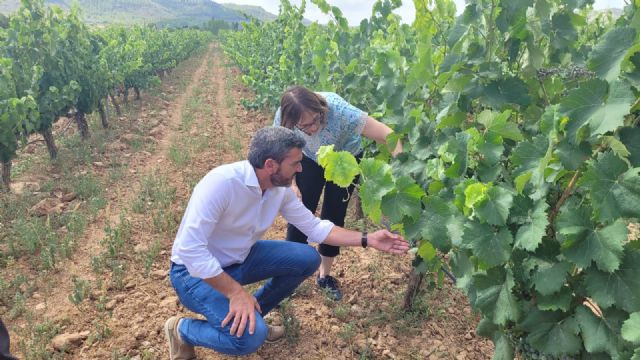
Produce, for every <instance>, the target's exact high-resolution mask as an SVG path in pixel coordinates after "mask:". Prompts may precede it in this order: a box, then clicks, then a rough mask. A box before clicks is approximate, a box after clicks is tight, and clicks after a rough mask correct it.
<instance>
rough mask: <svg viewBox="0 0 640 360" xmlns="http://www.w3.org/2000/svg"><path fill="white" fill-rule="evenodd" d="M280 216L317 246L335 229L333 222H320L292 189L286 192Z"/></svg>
mask: <svg viewBox="0 0 640 360" xmlns="http://www.w3.org/2000/svg"><path fill="white" fill-rule="evenodd" d="M280 214H282V216H283V217H284V218H285V220H287V221H288V222H289V223H290V224H292V225H294V226H295V227H297V228H298V230H300V231H302V233H304V234H305V235H307V240H308V241H310V242H313V243H317V244H320V243H322V242H323V241H325V240H326V238H327V236H329V233H330V232H331V229H333V227H334V224H333V223H332V222H331V221H329V220H320V219H319V218H317V217H316V216H314V215H313V213H311V211H309V209H307V208H306V207H305V206H304V204H302V202H301V201H300V199H298V197H297V196H296V194H295V193H294V192H293V190H291V188H288V189H287V191H286V192H285V197H284V201H283V202H282V206H281V208H280Z"/></svg>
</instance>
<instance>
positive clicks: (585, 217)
mask: <svg viewBox="0 0 640 360" xmlns="http://www.w3.org/2000/svg"><path fill="white" fill-rule="evenodd" d="M593 227H594V225H593V222H592V221H591V208H589V207H587V206H579V207H577V208H568V207H567V206H564V207H562V209H561V211H560V215H558V217H557V218H556V230H557V231H558V232H559V233H560V234H563V235H580V234H583V233H584V232H585V231H590V230H592V229H593Z"/></svg>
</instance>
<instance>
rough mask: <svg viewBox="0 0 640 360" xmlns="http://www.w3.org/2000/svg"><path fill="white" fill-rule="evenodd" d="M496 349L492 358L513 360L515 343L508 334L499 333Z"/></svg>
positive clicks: (495, 341)
mask: <svg viewBox="0 0 640 360" xmlns="http://www.w3.org/2000/svg"><path fill="white" fill-rule="evenodd" d="M494 344H495V350H494V352H493V357H492V358H491V359H492V360H513V359H514V358H515V357H514V356H513V345H511V342H510V341H509V338H507V336H506V335H499V336H498V338H497V339H495V340H494Z"/></svg>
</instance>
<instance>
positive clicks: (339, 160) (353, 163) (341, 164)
mask: <svg viewBox="0 0 640 360" xmlns="http://www.w3.org/2000/svg"><path fill="white" fill-rule="evenodd" d="M331 146H332V147H333V145H331ZM318 155H319V156H320V151H318ZM322 156H323V158H322V160H321V162H322V164H324V177H325V179H327V180H328V181H331V182H333V183H335V184H336V185H338V186H340V187H343V188H346V187H349V185H351V184H352V183H353V181H354V179H355V177H356V176H357V175H358V174H359V173H360V167H359V166H358V161H357V160H356V158H355V157H354V156H353V155H352V154H351V153H350V152H347V151H337V152H335V151H330V152H323V153H322ZM319 163H320V161H319Z"/></svg>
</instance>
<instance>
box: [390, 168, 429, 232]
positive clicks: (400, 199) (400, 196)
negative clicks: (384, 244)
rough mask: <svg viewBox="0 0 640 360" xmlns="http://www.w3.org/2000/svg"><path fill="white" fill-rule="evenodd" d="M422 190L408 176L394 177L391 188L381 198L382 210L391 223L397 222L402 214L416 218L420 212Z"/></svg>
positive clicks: (400, 219)
mask: <svg viewBox="0 0 640 360" xmlns="http://www.w3.org/2000/svg"><path fill="white" fill-rule="evenodd" d="M423 196H425V193H424V190H422V188H421V187H420V186H419V185H418V184H416V183H415V181H413V179H412V178H410V177H408V176H402V177H400V178H398V179H396V185H395V188H394V189H393V190H391V191H390V192H389V193H387V194H386V195H384V197H383V198H382V204H381V206H382V212H383V213H384V214H385V216H388V217H389V220H391V222H392V223H399V222H401V221H402V218H403V217H404V216H408V217H410V218H412V219H416V218H418V216H420V214H421V213H422V205H421V199H422V197H423Z"/></svg>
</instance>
